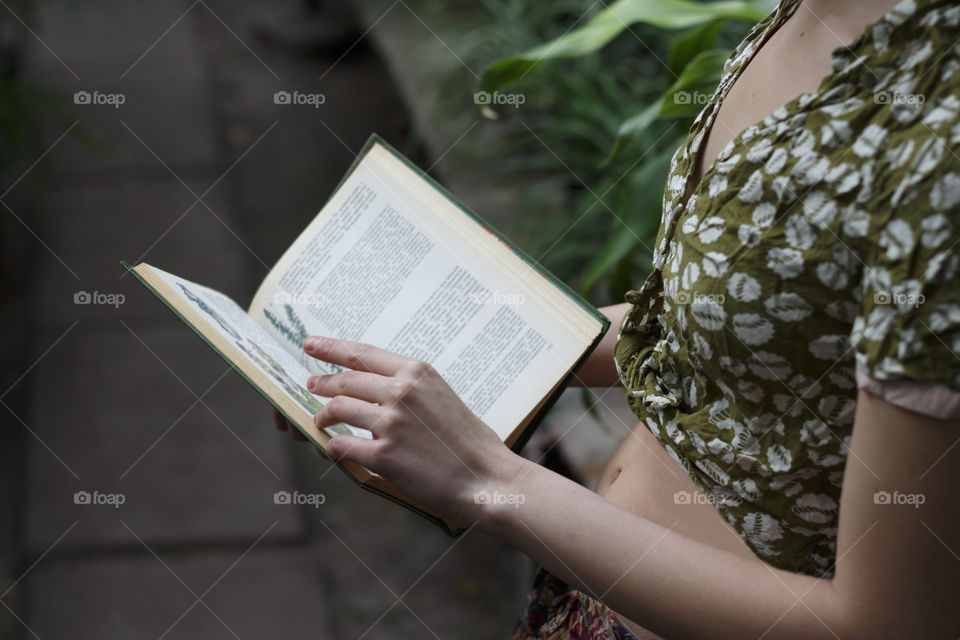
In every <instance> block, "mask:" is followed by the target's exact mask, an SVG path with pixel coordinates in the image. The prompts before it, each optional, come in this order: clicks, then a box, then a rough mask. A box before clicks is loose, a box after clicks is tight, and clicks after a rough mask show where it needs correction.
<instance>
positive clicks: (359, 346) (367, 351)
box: [303, 336, 414, 376]
mask: <svg viewBox="0 0 960 640" xmlns="http://www.w3.org/2000/svg"><path fill="white" fill-rule="evenodd" d="M303 350H304V351H306V352H307V353H308V354H310V355H311V356H313V357H314V358H316V359H317V360H322V361H324V362H330V363H332V364H338V365H340V366H342V367H346V368H348V369H353V370H355V371H368V372H370V373H379V374H382V375H385V376H392V375H394V374H395V373H397V372H398V371H400V370H401V369H402V368H403V367H404V366H406V365H408V364H409V363H411V362H414V360H413V359H412V358H407V357H405V356H401V355H398V354H396V353H391V352H390V351H387V350H385V349H381V348H379V347H375V346H373V345H370V344H364V343H362V342H349V341H347V340H337V339H336V338H321V337H317V336H313V337H310V338H307V339H306V340H305V341H304V343H303Z"/></svg>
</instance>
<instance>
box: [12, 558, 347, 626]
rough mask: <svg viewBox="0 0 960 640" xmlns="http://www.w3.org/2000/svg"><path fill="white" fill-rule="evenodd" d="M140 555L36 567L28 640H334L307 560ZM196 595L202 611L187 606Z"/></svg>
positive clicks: (313, 566)
mask: <svg viewBox="0 0 960 640" xmlns="http://www.w3.org/2000/svg"><path fill="white" fill-rule="evenodd" d="M141 550H142V551H143V553H138V554H137V555H136V556H134V557H116V558H86V559H70V560H57V559H51V560H44V561H43V562H42V563H41V564H40V565H39V566H38V567H37V568H36V569H35V571H34V575H32V576H31V580H30V589H29V594H28V595H29V600H30V610H31V622H30V626H31V628H32V629H33V631H34V632H35V633H36V635H37V636H39V637H41V638H44V639H45V640H58V639H61V638H63V639H69V640H86V639H88V638H89V639H91V640H101V639H102V638H123V639H124V640H139V639H141V638H142V639H145V640H147V639H148V640H156V638H159V637H161V635H163V634H164V633H166V634H167V635H166V637H169V638H182V639H184V640H192V639H194V638H196V639H198V640H216V639H219V638H224V639H225V640H226V639H230V638H234V639H235V638H236V637H241V638H317V639H318V640H325V639H328V638H334V637H336V636H333V635H331V634H330V633H329V630H328V629H329V622H328V620H329V617H330V611H329V610H328V608H327V603H326V599H325V598H324V597H323V591H322V589H321V587H320V585H319V579H318V572H317V566H316V562H315V559H314V558H313V557H312V556H311V554H309V552H306V551H302V550H296V549H291V550H263V549H260V548H254V550H253V551H251V552H250V553H249V554H248V555H246V556H243V553H244V551H245V549H243V548H239V549H236V550H230V551H214V550H207V551H200V552H192V553H177V554H173V553H169V552H164V551H163V550H160V551H159V552H158V555H159V556H160V559H157V558H155V557H153V556H152V555H150V553H149V552H147V551H146V550H143V549H141ZM161 561H162V562H161ZM234 563H236V564H235V565H234ZM164 564H166V566H164ZM221 576H222V579H221ZM181 580H182V583H181ZM185 585H186V586H185ZM208 589H210V591H209V593H207V594H206V595H204V593H205V592H206V591H207V590H208ZM191 592H192V593H191ZM194 594H196V596H202V600H203V602H202V603H198V604H196V605H195V604H194V603H195V602H196V598H195V597H194ZM207 607H209V609H208V608H207ZM181 616H182V617H181Z"/></svg>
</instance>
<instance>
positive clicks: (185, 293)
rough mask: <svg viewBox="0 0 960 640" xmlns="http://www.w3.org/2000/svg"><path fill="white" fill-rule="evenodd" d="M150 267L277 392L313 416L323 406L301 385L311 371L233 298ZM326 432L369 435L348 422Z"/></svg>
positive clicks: (325, 399) (321, 400)
mask: <svg viewBox="0 0 960 640" xmlns="http://www.w3.org/2000/svg"><path fill="white" fill-rule="evenodd" d="M150 268H151V269H152V271H153V272H154V273H155V274H156V275H158V276H159V277H160V278H161V280H163V282H165V283H166V284H167V285H168V286H169V288H170V289H171V290H173V292H174V293H175V294H176V295H177V296H179V297H180V298H181V299H182V300H183V301H185V302H187V303H188V304H189V305H190V307H192V308H193V309H194V310H195V311H197V312H198V313H199V315H200V317H201V318H202V319H203V320H205V321H206V323H207V324H208V325H209V326H211V327H212V328H213V329H214V330H215V331H216V332H217V333H218V334H220V336H222V337H223V338H225V339H226V340H227V341H228V342H229V343H230V344H231V345H232V346H235V347H236V348H237V349H239V350H240V352H241V353H243V355H244V356H245V357H246V358H247V360H249V361H250V362H252V363H253V364H254V365H256V367H257V368H259V370H260V371H261V372H262V373H263V374H264V376H265V377H266V379H267V380H268V382H269V383H271V384H272V385H273V386H274V387H275V388H276V390H277V391H279V392H281V393H283V394H285V395H287V396H288V397H289V398H290V399H292V400H293V401H294V402H295V403H296V406H297V407H298V408H299V409H300V410H302V411H303V412H304V413H305V414H306V415H307V416H309V417H311V418H312V416H313V415H314V414H315V413H316V412H317V411H319V410H320V409H321V408H322V407H323V404H324V402H326V401H327V400H329V398H324V397H322V396H315V395H313V394H312V393H310V392H309V391H308V390H307V389H306V388H305V387H304V386H303V385H304V384H305V383H306V380H307V378H308V377H309V376H310V375H311V374H310V372H308V371H307V370H306V369H305V368H304V367H303V366H301V364H300V363H299V362H298V361H297V360H296V359H295V358H293V357H292V356H291V355H290V354H289V353H288V352H287V351H286V350H285V349H283V348H282V347H280V346H278V345H277V343H276V342H275V341H274V339H273V338H272V337H270V335H269V334H268V333H267V332H266V331H264V330H263V328H262V327H260V326H259V325H258V324H257V323H255V322H253V320H251V318H250V316H248V315H247V314H246V312H245V311H244V310H243V308H241V307H240V306H239V305H238V304H237V303H235V302H234V301H233V300H231V299H230V298H228V297H227V296H225V295H223V294H222V293H220V292H218V291H214V290H213V289H209V288H207V287H204V286H202V285H199V284H196V283H195V282H190V281H189V280H184V279H183V278H180V277H177V276H175V275H173V274H171V273H167V272H166V271H163V270H161V269H157V268H156V267H150ZM327 432H328V433H329V434H330V435H333V434H334V433H354V435H359V436H361V437H372V436H371V434H370V432H369V431H366V430H363V429H353V428H350V427H348V426H347V425H335V426H333V427H329V428H327Z"/></svg>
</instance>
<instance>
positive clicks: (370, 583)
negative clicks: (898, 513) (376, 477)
mask: <svg viewBox="0 0 960 640" xmlns="http://www.w3.org/2000/svg"><path fill="white" fill-rule="evenodd" d="M295 451H296V456H295V464H296V467H297V469H298V476H299V477H300V480H299V485H298V486H299V490H300V491H302V492H305V493H311V492H313V493H317V494H321V495H323V496H324V497H325V501H324V504H323V505H321V506H319V507H318V508H314V509H305V510H304V514H305V517H306V519H307V525H308V526H309V527H310V529H311V532H312V537H313V539H314V540H315V541H316V542H315V545H316V547H317V549H318V554H319V555H320V556H321V557H322V558H337V561H336V562H330V563H326V564H325V566H324V570H325V572H326V575H327V578H326V579H327V586H328V589H329V594H330V595H329V597H330V603H331V606H332V607H334V608H335V610H337V611H340V612H343V615H341V616H338V617H337V621H336V622H337V631H338V634H339V637H344V638H351V637H353V638H355V637H359V636H361V635H362V634H364V633H366V634H367V635H366V636H364V637H366V638H389V639H391V640H397V639H406V638H410V639H416V638H425V637H433V636H434V635H436V636H439V637H441V638H460V637H469V638H478V639H479V638H491V639H494V638H497V639H499V638H504V637H509V633H510V631H512V629H513V625H514V624H515V622H516V620H517V616H518V615H519V613H520V611H521V609H522V608H523V604H524V602H525V595H526V590H527V588H528V587H529V584H530V582H529V574H528V571H527V569H528V567H529V560H527V559H526V558H525V556H523V555H522V554H520V553H518V552H517V551H515V550H513V549H511V548H509V547H508V546H506V545H504V544H501V543H500V542H498V541H496V540H494V539H493V538H490V537H488V536H485V535H483V534H480V533H477V532H476V531H473V532H469V533H466V534H463V535H462V536H461V537H459V538H450V537H449V536H447V535H446V534H445V533H443V532H442V531H441V530H440V529H439V528H437V527H436V526H435V525H433V524H431V523H429V522H427V521H426V520H424V519H422V518H421V517H419V516H417V515H415V514H413V513H411V512H409V511H407V510H406V509H404V508H402V507H400V506H398V505H395V504H393V503H391V502H389V501H388V500H385V499H383V498H381V497H379V496H376V495H373V494H370V493H368V492H366V491H363V490H362V489H360V488H359V487H357V486H356V485H355V484H354V483H353V482H352V481H351V480H350V479H349V478H348V477H347V476H345V475H344V474H343V473H342V472H341V471H340V470H339V469H335V468H332V467H331V466H330V463H327V462H325V461H323V460H320V459H319V458H318V457H317V456H315V455H313V454H312V453H310V452H309V451H308V448H307V447H305V446H302V445H301V446H300V447H298V448H297V449H295ZM408 590H409V591H408ZM400 596H403V603H400V604H396V606H393V607H392V608H391V605H393V604H394V603H395V602H396V598H397V597H400ZM404 603H405V604H404ZM388 609H389V612H387V611H388ZM385 613H386V615H384V614H385ZM381 616H382V618H381ZM465 625H468V626H469V629H470V631H469V635H464V628H465Z"/></svg>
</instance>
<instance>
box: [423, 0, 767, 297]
mask: <svg viewBox="0 0 960 640" xmlns="http://www.w3.org/2000/svg"><path fill="white" fill-rule="evenodd" d="M775 4H776V2H775V1H774V0H749V1H745V2H740V1H734V2H731V1H721V2H694V1H691V0H619V1H618V2H615V3H612V4H610V5H609V6H605V5H604V4H603V3H597V2H595V1H593V2H590V1H588V0H556V1H554V2H549V3H545V2H538V1H536V0H478V1H475V2H469V3H468V2H460V1H452V0H445V1H444V0H424V3H423V8H424V10H425V11H428V12H430V18H431V19H432V20H435V21H437V23H439V24H443V25H446V26H445V27H444V28H443V29H442V30H441V31H440V32H439V34H438V35H439V37H440V38H441V39H442V40H443V41H444V42H447V43H449V45H450V46H451V48H452V50H453V51H454V52H455V53H456V59H453V60H452V61H451V57H449V56H438V57H436V58H437V59H436V60H433V61H426V64H428V65H430V64H432V65H434V66H433V68H431V69H429V71H428V74H429V77H430V78H431V80H430V82H431V85H432V86H433V88H434V89H435V90H436V94H437V95H436V97H437V100H438V101H439V103H440V105H441V106H440V111H441V112H442V113H444V114H450V113H456V112H458V111H459V112H462V111H464V107H463V105H464V101H463V95H464V92H472V91H477V90H479V91H485V92H488V93H489V94H493V92H495V91H498V92H501V93H502V94H503V95H501V98H502V99H505V100H509V99H510V96H511V95H513V96H522V100H523V103H522V104H520V105H518V106H516V107H514V106H513V105H511V104H509V103H501V104H494V103H493V102H495V101H491V104H487V105H481V106H482V107H483V113H484V114H485V115H486V116H488V117H495V118H496V120H495V121H493V122H490V123H488V124H486V125H485V129H487V130H486V131H485V132H484V133H486V134H487V138H488V139H489V140H490V142H489V144H487V145H486V148H484V149H476V150H473V153H475V154H477V155H478V156H484V155H485V156H487V157H489V158H490V159H492V160H493V163H494V164H495V166H496V167H497V170H498V171H499V172H500V174H501V179H502V180H504V181H506V182H507V183H511V181H512V186H514V187H515V188H516V190H517V192H518V193H519V194H520V195H519V196H518V197H519V198H520V202H519V203H517V205H518V206H517V209H518V210H519V211H522V212H524V213H523V215H521V216H518V219H517V220H514V221H511V224H510V225H509V228H505V229H504V230H505V231H506V232H507V233H508V235H510V236H511V237H513V238H516V239H517V241H518V243H519V244H520V245H521V246H523V247H524V248H525V249H527V251H528V252H530V253H531V254H532V255H533V257H534V258H536V259H538V260H540V261H541V262H542V263H543V264H544V265H545V266H546V267H547V268H548V269H550V270H551V271H553V272H554V273H556V274H557V275H558V276H560V277H561V278H563V279H564V280H566V281H567V282H569V283H571V284H574V285H575V286H578V287H579V288H580V290H581V291H582V292H583V293H584V294H585V295H586V296H587V297H588V298H590V299H591V301H593V302H594V303H595V304H606V303H609V302H611V301H620V300H622V296H623V292H624V291H625V290H627V289H629V288H631V287H634V286H636V285H637V284H638V283H639V280H640V279H641V278H642V277H643V275H644V274H645V273H646V271H647V270H648V269H649V266H650V257H651V249H652V245H653V240H654V238H655V236H656V232H657V229H658V227H659V223H660V209H661V200H662V195H663V190H664V185H665V182H666V174H667V170H668V165H669V161H670V158H671V157H672V155H673V153H674V151H675V150H676V149H677V147H678V146H679V144H680V142H681V141H682V140H683V138H684V137H685V136H686V133H687V131H688V130H689V127H690V125H691V123H692V120H693V118H694V117H695V115H696V113H697V112H698V111H699V110H700V109H701V108H702V107H703V101H702V99H701V100H697V99H690V97H689V96H690V95H691V94H694V93H698V94H700V95H701V96H703V95H706V96H709V95H710V94H711V93H712V92H713V89H714V88H715V86H716V84H717V82H718V80H719V75H720V71H721V69H722V63H723V61H724V60H725V59H726V57H727V56H728V55H729V52H730V51H731V50H732V49H733V47H734V46H736V44H737V43H738V42H739V41H740V40H741V39H742V38H743V36H744V34H745V33H746V31H747V30H748V29H749V27H750V26H751V25H752V24H753V23H755V22H756V21H758V20H760V19H761V18H762V17H763V16H764V15H766V14H767V13H768V12H769V11H770V10H772V8H773V7H774V6H775ZM431 24H434V22H431ZM518 51H519V52H520V53H515V52H518ZM438 60H439V61H440V62H438ZM458 60H459V62H458ZM465 67H466V68H469V69H470V70H471V71H472V70H475V69H476V70H479V69H483V70H484V71H483V73H482V74H478V73H476V72H472V73H468V72H467V71H466V70H465ZM683 92H686V96H684V94H683ZM514 101H516V98H514ZM472 118H475V113H466V114H464V117H463V120H464V122H467V121H469V120H470V119H472ZM491 130H492V132H491ZM558 196H559V197H558ZM527 212H529V213H527Z"/></svg>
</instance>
